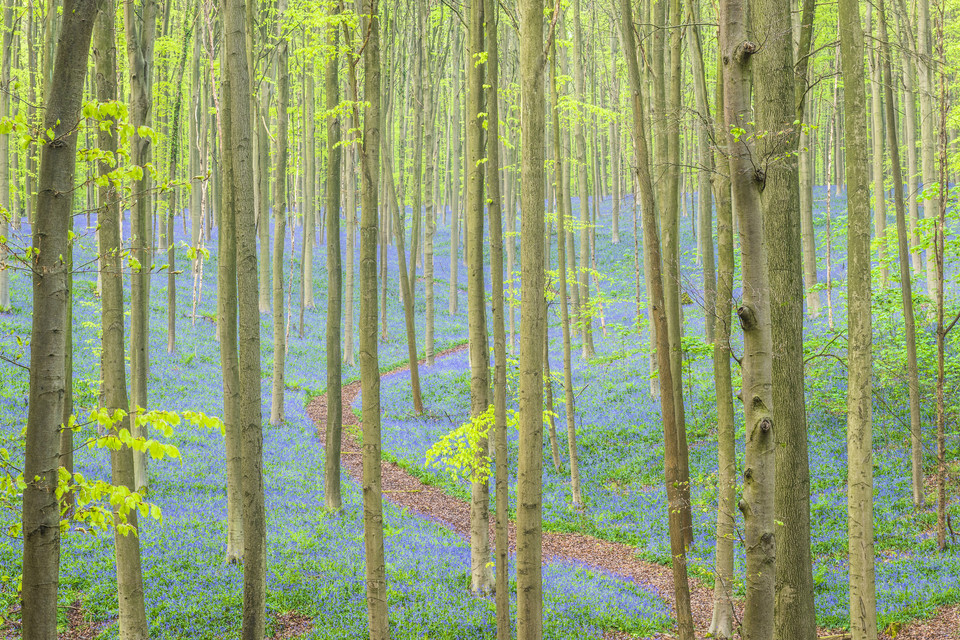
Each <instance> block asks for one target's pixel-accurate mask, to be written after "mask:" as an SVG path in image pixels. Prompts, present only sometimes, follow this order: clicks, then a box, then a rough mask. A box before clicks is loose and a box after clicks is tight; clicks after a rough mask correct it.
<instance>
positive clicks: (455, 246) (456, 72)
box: [448, 42, 462, 316]
mask: <svg viewBox="0 0 960 640" xmlns="http://www.w3.org/2000/svg"><path fill="white" fill-rule="evenodd" d="M459 45H460V43H459V42H456V43H455V44H454V50H455V51H459V49H460V46H459ZM461 100H462V98H460V56H459V55H458V56H454V64H453V99H452V100H451V105H450V108H451V110H452V111H453V125H452V126H451V127H450V137H451V138H452V142H453V146H452V148H451V149H450V158H451V161H450V165H451V168H452V169H453V171H452V177H451V178H450V189H449V192H450V193H449V200H450V204H451V207H450V293H449V309H448V310H449V312H450V315H452V316H453V315H456V314H457V303H458V293H457V279H458V276H459V270H460V229H459V226H458V225H459V221H460V164H461V162H460V153H461V148H460V133H461V131H462V127H461V126H460V104H461Z"/></svg>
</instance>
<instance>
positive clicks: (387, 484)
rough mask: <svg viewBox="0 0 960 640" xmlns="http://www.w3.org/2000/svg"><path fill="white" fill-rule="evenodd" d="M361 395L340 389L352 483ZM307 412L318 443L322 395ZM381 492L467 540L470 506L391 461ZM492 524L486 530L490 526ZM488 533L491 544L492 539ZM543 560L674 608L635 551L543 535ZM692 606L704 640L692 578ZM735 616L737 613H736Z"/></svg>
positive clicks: (700, 589) (357, 476)
mask: <svg viewBox="0 0 960 640" xmlns="http://www.w3.org/2000/svg"><path fill="white" fill-rule="evenodd" d="M463 349H466V346H465V345H464V346H460V347H454V348H453V349H448V350H446V351H442V352H440V353H438V354H436V357H437V358H440V357H443V356H445V355H448V354H451V353H454V352H457V351H460V350H463ZM407 368H408V367H407V366H404V367H399V368H397V369H395V370H393V371H390V372H388V373H387V374H383V375H389V374H393V373H398V372H400V371H404V370H406V369H407ZM359 393H360V383H359V382H352V383H350V384H348V385H346V386H345V387H344V388H343V393H342V401H343V411H342V414H343V426H344V427H345V428H344V430H343V448H342V456H341V464H342V465H343V469H344V470H345V471H346V472H347V473H348V474H349V475H350V477H351V478H353V479H354V480H355V481H356V482H358V483H359V482H360V480H361V476H362V471H363V461H362V460H361V455H360V446H359V444H358V443H357V440H356V438H355V437H354V436H353V435H352V433H351V432H350V431H351V430H350V429H348V428H346V427H349V426H355V425H357V419H356V416H354V413H353V410H352V409H351V404H352V403H353V401H354V400H355V399H356V397H357V395H358V394H359ZM307 414H308V415H309V416H310V418H311V419H312V420H313V421H314V423H315V424H316V425H317V431H318V433H319V435H320V440H321V442H323V441H324V436H325V433H326V421H327V406H326V397H325V396H318V397H317V398H315V399H314V400H313V402H311V403H310V404H309V405H308V406H307ZM381 469H382V472H383V494H384V497H385V498H386V499H387V500H389V501H390V502H392V503H394V504H396V505H398V506H401V507H406V508H407V509H409V510H411V511H414V512H416V513H417V514H419V515H421V516H424V517H427V518H430V519H432V520H436V521H438V522H440V523H442V524H443V525H444V526H446V527H448V528H450V529H451V530H453V531H454V532H455V533H457V534H458V535H460V536H461V537H463V538H464V539H467V540H469V539H470V505H469V504H468V503H467V502H464V501H463V500H460V499H458V498H454V497H452V496H449V495H447V494H445V493H443V492H442V491H440V490H439V489H436V488H434V487H431V486H428V485H425V484H423V483H422V482H420V481H419V480H418V479H416V478H414V477H413V476H411V475H409V474H408V473H407V472H406V471H404V470H403V469H402V468H400V467H399V466H397V465H396V464H394V463H391V462H382V463H381ZM492 526H493V525H492V523H491V528H492ZM492 538H493V537H492V535H491V540H492ZM509 539H510V548H511V549H515V543H516V531H515V527H514V524H513V523H512V522H511V523H510V527H509ZM543 557H544V561H545V562H546V561H551V560H553V561H576V562H579V563H582V564H584V565H588V566H591V567H594V568H596V569H599V570H602V571H606V572H608V573H611V574H614V575H616V576H619V577H621V578H624V579H627V580H631V581H633V582H635V583H637V584H640V585H648V586H651V587H653V588H654V589H655V590H656V591H657V593H658V594H659V595H660V597H662V598H663V599H664V600H666V601H667V602H668V603H669V604H670V606H671V607H672V606H673V571H672V570H671V569H670V568H669V567H664V566H661V565H658V564H654V563H651V562H644V561H642V560H640V559H638V558H637V556H636V550H635V549H634V548H633V547H630V546H628V545H625V544H621V543H616V542H607V541H605V540H599V539H597V538H594V537H591V536H586V535H581V534H574V533H546V532H545V533H544V534H543ZM690 586H691V593H690V598H691V605H692V607H693V618H694V623H695V625H696V627H697V635H698V637H706V632H707V629H708V627H709V626H710V620H711V617H712V615H713V592H712V591H711V590H710V589H708V588H707V587H705V586H704V585H702V584H700V583H699V582H698V581H695V580H691V581H690ZM738 615H739V612H738ZM604 637H605V638H606V640H620V639H621V638H631V637H633V636H631V635H629V634H624V633H618V632H613V631H611V632H608V633H607V634H606V635H605V636H604Z"/></svg>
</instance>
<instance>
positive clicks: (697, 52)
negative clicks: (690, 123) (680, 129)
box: [687, 0, 730, 368]
mask: <svg viewBox="0 0 960 640" xmlns="http://www.w3.org/2000/svg"><path fill="white" fill-rule="evenodd" d="M687 13H688V16H689V20H690V26H689V27H688V29H689V32H690V43H691V47H692V51H691V54H690V58H691V60H692V62H693V92H694V97H695V98H696V102H697V111H698V112H699V115H698V117H697V158H698V160H699V167H698V168H697V238H698V239H699V240H700V243H699V244H700V256H701V261H702V263H703V296H704V300H703V303H704V308H705V310H706V312H705V313H704V332H705V334H706V339H707V342H714V339H715V337H716V332H715V327H716V316H715V314H714V311H715V310H716V297H717V274H716V261H715V260H714V254H713V232H712V231H711V227H712V226H713V224H712V223H713V197H712V196H713V194H712V192H711V187H710V181H711V176H712V175H713V173H714V159H713V151H712V150H711V149H710V146H711V145H710V141H711V140H712V139H714V135H713V126H712V122H711V120H710V118H711V116H710V102H709V100H708V98H707V80H706V73H705V71H704V68H703V48H702V46H701V43H700V27H699V23H700V15H699V7H698V4H697V3H696V2H694V1H693V0H687ZM728 189H729V188H728ZM718 206H719V203H718ZM718 224H719V223H718ZM729 315H730V313H729V309H728V312H727V316H729ZM727 316H721V321H723V318H726V317H727ZM728 340H729V328H728ZM727 360H728V361H729V355H728V356H727ZM728 368H729V367H728Z"/></svg>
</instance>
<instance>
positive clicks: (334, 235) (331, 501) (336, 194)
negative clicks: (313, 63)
mask: <svg viewBox="0 0 960 640" xmlns="http://www.w3.org/2000/svg"><path fill="white" fill-rule="evenodd" d="M334 12H336V13H337V14H340V13H343V1H342V0H340V2H338V3H337V5H336V6H335V7H332V8H331V18H334V17H335V16H334ZM329 29H330V31H329V34H328V41H329V43H330V47H331V49H332V50H333V51H337V50H338V47H339V38H338V37H337V25H336V23H334V24H333V25H332V26H331V27H330V28H329ZM324 81H325V85H324V99H325V101H326V105H325V106H326V109H327V113H329V114H331V115H330V116H329V118H328V119H327V191H326V194H325V195H326V204H325V205H324V210H325V211H326V215H327V221H326V222H327V430H326V442H325V446H324V449H325V452H326V458H325V463H324V490H323V497H324V504H325V506H326V508H327V511H340V509H342V508H343V504H342V501H341V498H340V439H341V427H342V421H343V416H342V415H341V412H342V410H343V406H342V402H343V400H342V399H341V397H340V392H341V377H342V372H341V362H340V333H341V331H340V314H341V311H342V308H343V304H342V300H341V286H342V285H341V282H342V280H343V270H342V268H341V266H340V154H341V147H340V118H339V116H338V115H336V113H335V109H336V107H337V105H338V104H339V103H340V85H339V82H340V79H339V59H338V57H337V56H336V55H332V56H330V57H329V58H327V64H326V69H325V70H324ZM347 149H348V151H349V147H348V148H347ZM308 215H309V214H308ZM351 231H352V229H351ZM304 244H311V243H310V240H309V239H308V240H305V241H304ZM351 248H352V247H351ZM351 266H352V265H351ZM351 293H352V292H351ZM349 303H352V300H348V304H349ZM348 331H349V332H350V333H353V330H352V328H350V327H349V325H348Z"/></svg>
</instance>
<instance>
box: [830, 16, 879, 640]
mask: <svg viewBox="0 0 960 640" xmlns="http://www.w3.org/2000/svg"><path fill="white" fill-rule="evenodd" d="M859 5H860V3H859V2H857V0H839V5H838V14H839V16H840V18H839V23H840V29H839V31H840V62H841V72H842V75H843V86H844V90H843V130H844V137H845V147H846V161H845V163H844V165H845V174H846V183H847V225H848V226H847V258H848V261H849V262H848V267H847V341H848V342H847V354H848V355H847V514H848V531H849V533H848V536H849V540H850V542H849V553H850V632H851V635H852V637H853V640H874V638H876V637H877V597H876V586H875V579H874V562H875V561H876V556H875V555H874V550H873V415H872V414H873V374H872V369H873V355H872V349H873V328H872V318H871V308H870V305H871V292H870V286H871V285H870V277H871V259H870V257H871V256H870V191H869V189H870V187H869V180H868V164H867V163H868V159H867V123H866V90H865V88H864V73H863V55H864V44H863V40H864V37H863V30H862V28H861V26H860V6H859Z"/></svg>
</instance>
